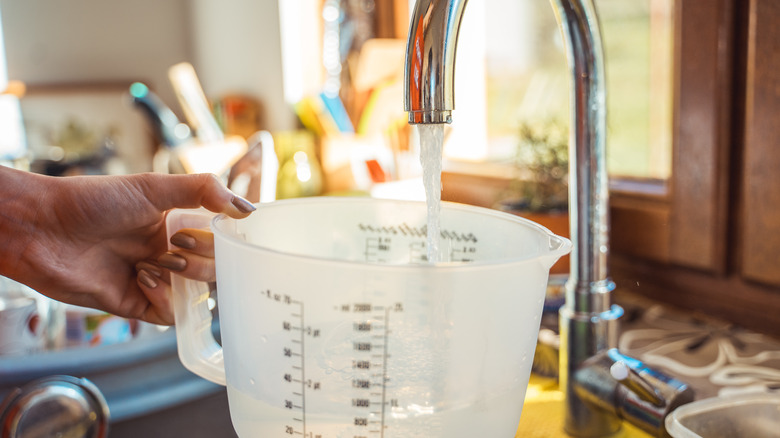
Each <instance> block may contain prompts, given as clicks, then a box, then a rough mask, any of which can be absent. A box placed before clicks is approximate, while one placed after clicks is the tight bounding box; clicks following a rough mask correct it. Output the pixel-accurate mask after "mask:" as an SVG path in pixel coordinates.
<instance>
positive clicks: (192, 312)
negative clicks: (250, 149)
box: [165, 210, 225, 385]
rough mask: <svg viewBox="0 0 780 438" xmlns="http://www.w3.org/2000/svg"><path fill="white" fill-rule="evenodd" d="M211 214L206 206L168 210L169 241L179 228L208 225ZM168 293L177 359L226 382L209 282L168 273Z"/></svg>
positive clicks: (222, 382)
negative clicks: (177, 353)
mask: <svg viewBox="0 0 780 438" xmlns="http://www.w3.org/2000/svg"><path fill="white" fill-rule="evenodd" d="M213 217H214V214H213V213H210V212H208V211H206V210H173V211H171V212H170V213H169V214H168V217H167V218H166V220H165V221H166V228H167V230H168V242H170V239H171V236H172V235H173V234H174V233H176V232H177V231H179V230H181V229H182V228H206V227H208V226H209V223H210V222H211V219H212V218H213ZM169 245H170V244H169ZM171 294H172V295H173V296H172V299H173V315H174V320H175V321H176V343H177V344H178V349H179V360H181V363H182V364H183V365H184V367H185V368H187V369H188V370H190V371H192V372H193V373H195V374H197V375H199V376H201V377H203V378H204V379H207V380H210V381H212V382H214V383H218V384H220V385H225V364H224V361H223V355H222V347H220V346H219V344H218V343H217V341H216V340H215V339H214V335H213V333H212V332H211V311H210V310H209V305H208V298H209V289H208V285H207V284H206V283H204V282H201V281H195V280H190V279H187V278H184V277H182V276H181V275H178V274H174V273H171Z"/></svg>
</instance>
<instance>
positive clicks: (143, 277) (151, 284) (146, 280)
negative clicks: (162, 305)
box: [138, 269, 157, 289]
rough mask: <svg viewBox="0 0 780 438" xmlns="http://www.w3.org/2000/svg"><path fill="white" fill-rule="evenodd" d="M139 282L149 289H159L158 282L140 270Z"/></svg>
mask: <svg viewBox="0 0 780 438" xmlns="http://www.w3.org/2000/svg"><path fill="white" fill-rule="evenodd" d="M138 281H140V282H141V283H142V284H143V285H144V286H146V287H148V288H149V289H154V288H156V287H157V280H155V279H154V277H152V275H151V274H150V273H149V272H147V271H145V270H143V269H142V270H140V271H138Z"/></svg>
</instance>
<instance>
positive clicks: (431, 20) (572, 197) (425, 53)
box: [404, 0, 691, 437]
mask: <svg viewBox="0 0 780 438" xmlns="http://www.w3.org/2000/svg"><path fill="white" fill-rule="evenodd" d="M550 1H551V3H552V6H553V9H554V11H555V15H556V18H557V19H558V25H559V27H560V30H561V34H562V36H563V40H564V45H565V47H566V56H567V61H568V65H569V76H570V78H571V79H570V88H571V92H570V96H571V112H570V139H569V156H570V160H569V163H570V164H569V179H570V184H569V215H570V219H571V220H570V224H571V225H570V226H571V229H570V233H571V239H572V241H573V243H574V245H573V249H572V253H571V271H570V275H569V281H568V284H567V291H566V303H565V304H564V305H563V306H562V308H561V310H560V330H561V347H560V348H561V350H560V358H561V359H560V382H561V388H562V390H563V391H564V394H565V397H566V403H565V409H566V412H565V414H564V419H565V424H564V428H565V429H566V431H567V432H568V433H569V434H571V435H575V436H581V437H601V436H609V435H611V434H614V433H615V432H617V430H618V429H619V428H620V423H621V421H622V419H623V418H625V419H628V420H630V421H634V422H639V423H641V427H642V428H643V429H645V430H648V431H653V432H655V433H658V434H659V435H662V434H663V433H664V426H663V416H664V415H665V414H666V413H668V412H669V411H668V409H669V408H671V407H674V406H676V405H677V404H679V403H683V402H686V401H690V398H691V395H690V390H689V389H688V387H687V386H686V385H684V384H681V383H680V384H679V385H678V384H677V383H678V382H677V381H674V382H675V383H674V385H666V382H667V381H672V379H668V380H667V379H666V378H663V377H659V378H654V379H650V380H647V379H640V378H639V377H636V376H634V374H631V376H634V377H633V378H632V379H628V377H626V378H625V379H623V381H622V382H620V384H618V382H617V381H616V380H615V378H614V377H612V376H611V375H610V374H609V372H608V370H605V369H603V366H604V365H605V364H606V363H608V361H606V360H602V361H598V360H596V359H593V358H601V357H604V355H605V354H606V353H605V352H607V351H615V352H616V350H612V349H613V348H614V347H615V346H616V345H617V320H618V318H619V317H620V316H621V315H622V314H623V309H622V308H620V307H619V306H616V305H613V304H612V299H611V293H612V290H613V289H614V287H615V285H614V283H613V282H612V281H611V280H610V279H609V276H608V272H607V256H608V253H609V242H608V232H609V217H608V211H609V191H608V187H607V169H606V164H607V162H606V87H605V80H604V59H603V53H602V44H601V36H600V31H599V22H598V17H597V14H596V10H595V7H594V4H593V1H594V0H550ZM466 2H467V0H417V2H416V4H415V7H414V10H413V13H412V17H411V24H410V28H409V39H408V42H407V50H406V68H405V75H404V107H405V110H406V111H408V113H409V123H411V124H432V123H451V121H452V110H453V109H454V107H455V96H454V94H455V93H454V85H455V77H454V71H455V54H456V48H457V40H458V33H459V31H460V24H461V20H462V18H463V12H464V8H465V5H466ZM614 354H618V353H614ZM594 361H595V362H594ZM643 370H644V368H643ZM643 372H645V371H643ZM653 375H654V376H655V375H656V374H653ZM658 375H659V376H662V375H660V374H658ZM593 382H596V383H597V384H594V383H593ZM605 382H606V383H605ZM648 382H649V383H648ZM656 382H657V383H658V386H656V385H655V383H656ZM602 383H605V384H602ZM662 384H663V387H662V388H660V386H661V385H662ZM617 387H619V388H621V389H620V391H630V392H631V394H634V395H632V396H631V397H630V398H628V399H629V400H632V402H631V403H629V404H630V405H631V406H634V405H636V406H640V408H639V409H633V408H631V409H624V408H621V407H618V406H616V407H615V409H605V408H604V405H605V403H607V404H610V405H612V404H614V397H612V395H611V394H614V393H615V391H607V390H604V389H603V388H617ZM635 397H636V398H637V399H638V400H640V401H642V404H636V403H633V400H634V398H635ZM624 398H625V397H624ZM637 419H641V421H639V420H637Z"/></svg>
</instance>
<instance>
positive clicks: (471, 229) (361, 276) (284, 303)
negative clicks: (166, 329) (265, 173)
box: [168, 198, 571, 438]
mask: <svg viewBox="0 0 780 438" xmlns="http://www.w3.org/2000/svg"><path fill="white" fill-rule="evenodd" d="M426 214H427V211H426V205H425V204H424V203H419V202H405V201H391V200H378V199H369V198H305V199H298V200H288V201H277V202H274V203H270V204H261V205H259V206H258V209H257V211H255V212H254V213H253V214H252V215H251V216H250V217H248V218H246V219H243V220H234V219H230V218H227V217H225V216H217V217H216V218H214V219H213V220H211V229H212V230H213V231H214V235H215V253H216V269H217V293H218V308H219V315H220V327H221V336H222V348H220V347H219V345H218V344H217V343H216V342H215V341H214V338H213V336H212V334H211V331H210V321H211V319H210V318H211V314H210V312H209V310H208V306H207V304H206V299H205V298H206V296H207V294H208V292H207V290H206V288H205V287H203V286H204V285H203V284H199V283H197V282H194V281H191V280H185V279H183V278H181V277H178V276H175V277H174V279H173V289H174V293H173V296H174V307H175V314H176V327H177V336H178V343H179V355H180V358H181V360H182V362H183V363H184V365H185V366H187V367H188V368H189V369H190V370H191V371H193V372H195V373H197V374H199V375H201V376H203V377H204V378H207V379H209V380H212V381H214V382H217V383H220V384H223V385H227V391H228V399H229V405H230V415H231V418H232V421H233V425H234V427H235V429H236V431H237V432H238V435H239V436H240V437H242V438H248V437H263V438H273V437H287V436H291V435H292V436H304V437H307V438H308V437H312V438H314V437H322V438H325V437H349V438H355V437H384V438H391V437H394V438H400V437H403V438H410V437H425V438H435V437H448V438H457V437H474V436H490V437H509V436H514V433H515V430H516V428H517V425H518V422H519V419H520V412H521V409H522V404H523V398H524V396H525V390H526V386H527V383H528V378H529V374H530V370H531V363H532V359H533V354H534V348H535V345H536V337H537V333H538V330H539V322H540V318H541V313H542V305H543V299H544V294H545V288H546V284H547V277H548V272H549V268H550V267H551V266H552V265H553V263H554V262H555V261H556V260H557V259H558V258H559V257H560V256H562V255H564V254H566V253H567V252H568V251H569V250H570V248H571V242H569V241H568V240H567V239H564V238H562V237H558V236H555V235H553V234H552V233H551V232H549V231H548V230H547V229H545V228H543V227H541V226H539V225H537V224H535V223H533V222H530V221H527V220H524V219H521V218H519V217H516V216H513V215H510V214H507V213H501V212H498V211H494V210H489V209H483V208H478V207H470V206H464V205H459V204H448V203H443V205H442V212H441V233H442V241H441V244H440V248H441V252H442V254H441V260H446V262H442V263H438V264H436V265H433V264H428V263H425V261H424V258H425V254H426V250H425V242H426V237H425V224H426ZM208 220H209V219H208V218H207V217H206V216H204V215H203V214H202V213H196V212H192V211H187V210H179V211H175V212H172V213H171V214H170V215H169V218H168V232H169V234H172V233H174V232H176V230H178V229H181V228H184V227H202V226H205V225H206V224H207V223H208Z"/></svg>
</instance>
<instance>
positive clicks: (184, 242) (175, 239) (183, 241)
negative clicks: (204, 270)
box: [171, 233, 198, 249]
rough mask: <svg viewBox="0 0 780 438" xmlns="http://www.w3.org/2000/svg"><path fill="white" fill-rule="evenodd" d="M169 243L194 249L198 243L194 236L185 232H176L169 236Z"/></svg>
mask: <svg viewBox="0 0 780 438" xmlns="http://www.w3.org/2000/svg"><path fill="white" fill-rule="evenodd" d="M171 243H172V244H174V245H176V246H178V247H179V248H184V249H195V246H196V245H197V244H198V242H197V241H196V240H195V238H194V237H192V236H190V235H189V234H185V233H176V234H174V235H173V236H171Z"/></svg>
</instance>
